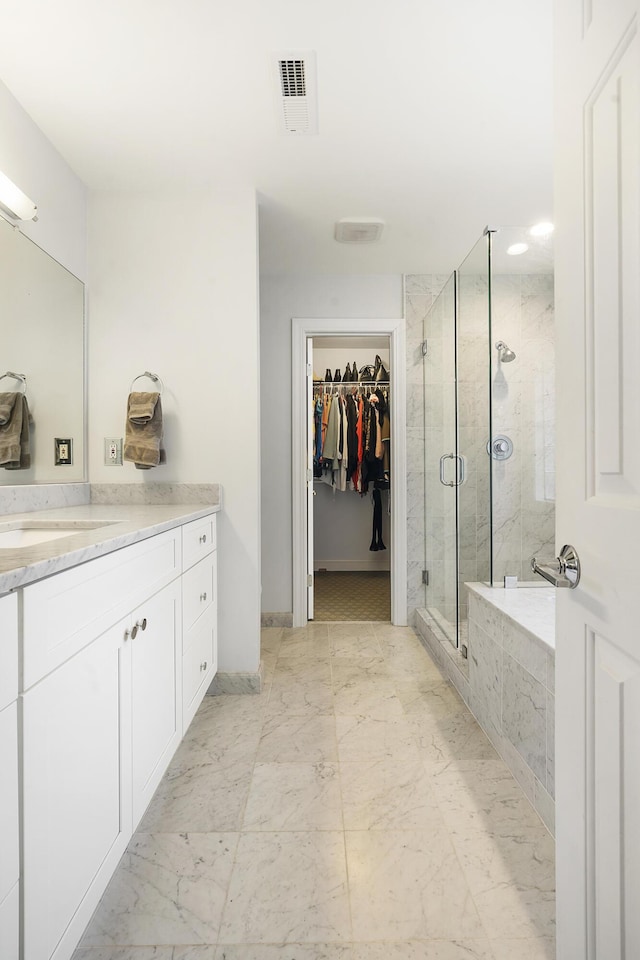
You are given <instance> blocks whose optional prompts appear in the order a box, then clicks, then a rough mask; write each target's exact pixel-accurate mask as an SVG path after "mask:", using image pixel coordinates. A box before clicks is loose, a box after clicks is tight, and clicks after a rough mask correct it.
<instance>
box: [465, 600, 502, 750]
mask: <svg viewBox="0 0 640 960" xmlns="http://www.w3.org/2000/svg"><path fill="white" fill-rule="evenodd" d="M469 683H470V685H471V709H472V711H473V713H474V714H475V715H476V717H477V718H478V720H479V721H480V723H481V725H482V726H483V727H485V729H487V725H489V728H490V730H489V732H490V733H491V732H495V733H499V732H500V730H501V728H502V722H501V698H502V648H501V647H500V646H499V644H498V643H496V642H495V640H493V639H492V638H491V637H490V636H489V635H488V634H487V633H485V631H484V630H482V629H481V628H480V627H479V626H477V624H475V623H474V621H473V620H472V619H470V620H469Z"/></svg>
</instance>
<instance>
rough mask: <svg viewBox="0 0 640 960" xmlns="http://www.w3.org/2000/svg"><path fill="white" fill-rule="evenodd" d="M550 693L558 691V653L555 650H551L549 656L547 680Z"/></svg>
mask: <svg viewBox="0 0 640 960" xmlns="http://www.w3.org/2000/svg"><path fill="white" fill-rule="evenodd" d="M545 684H546V687H547V690H548V691H549V693H553V694H555V692H556V655H555V650H554V651H552V652H550V653H549V655H548V657H547V679H546V681H545Z"/></svg>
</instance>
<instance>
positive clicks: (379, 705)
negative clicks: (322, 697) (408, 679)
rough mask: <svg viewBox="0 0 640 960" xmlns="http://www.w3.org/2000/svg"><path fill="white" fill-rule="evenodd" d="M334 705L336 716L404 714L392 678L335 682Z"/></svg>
mask: <svg viewBox="0 0 640 960" xmlns="http://www.w3.org/2000/svg"><path fill="white" fill-rule="evenodd" d="M333 707H334V710H335V713H336V716H350V717H369V718H370V719H375V720H390V719H393V718H394V717H396V718H398V719H401V718H402V717H403V716H404V711H403V709H402V704H401V703H400V701H399V699H398V697H397V695H396V690H395V686H394V685H393V683H392V682H391V681H390V680H383V679H381V678H379V677H365V678H364V679H362V680H345V682H344V683H335V684H334V687H333Z"/></svg>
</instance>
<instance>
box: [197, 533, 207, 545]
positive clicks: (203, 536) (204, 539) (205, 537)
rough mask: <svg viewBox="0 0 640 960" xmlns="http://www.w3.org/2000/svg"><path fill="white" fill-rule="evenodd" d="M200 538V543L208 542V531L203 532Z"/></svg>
mask: <svg viewBox="0 0 640 960" xmlns="http://www.w3.org/2000/svg"><path fill="white" fill-rule="evenodd" d="M198 539H199V542H200V543H206V542H207V535H206V533H203V534H202V536H201V537H199V538H198Z"/></svg>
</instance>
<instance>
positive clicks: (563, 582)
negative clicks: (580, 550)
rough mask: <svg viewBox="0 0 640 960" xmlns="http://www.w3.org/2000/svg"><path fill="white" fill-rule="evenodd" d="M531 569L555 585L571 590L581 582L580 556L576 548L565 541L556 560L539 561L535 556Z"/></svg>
mask: <svg viewBox="0 0 640 960" xmlns="http://www.w3.org/2000/svg"><path fill="white" fill-rule="evenodd" d="M531 569H532V570H533V572H534V573H539V574H540V576H541V577H544V579H545V580H548V581H549V583H552V584H553V585H554V587H568V588H569V589H570V590H575V588H576V587H577V586H578V584H579V583H580V558H579V557H578V554H577V552H576V548H575V547H572V546H571V544H569V543H565V545H564V547H563V548H562V550H561V551H560V555H559V556H558V557H556V559H555V560H540V562H538V561H537V560H536V558H535V557H534V558H533V559H532V561H531Z"/></svg>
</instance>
